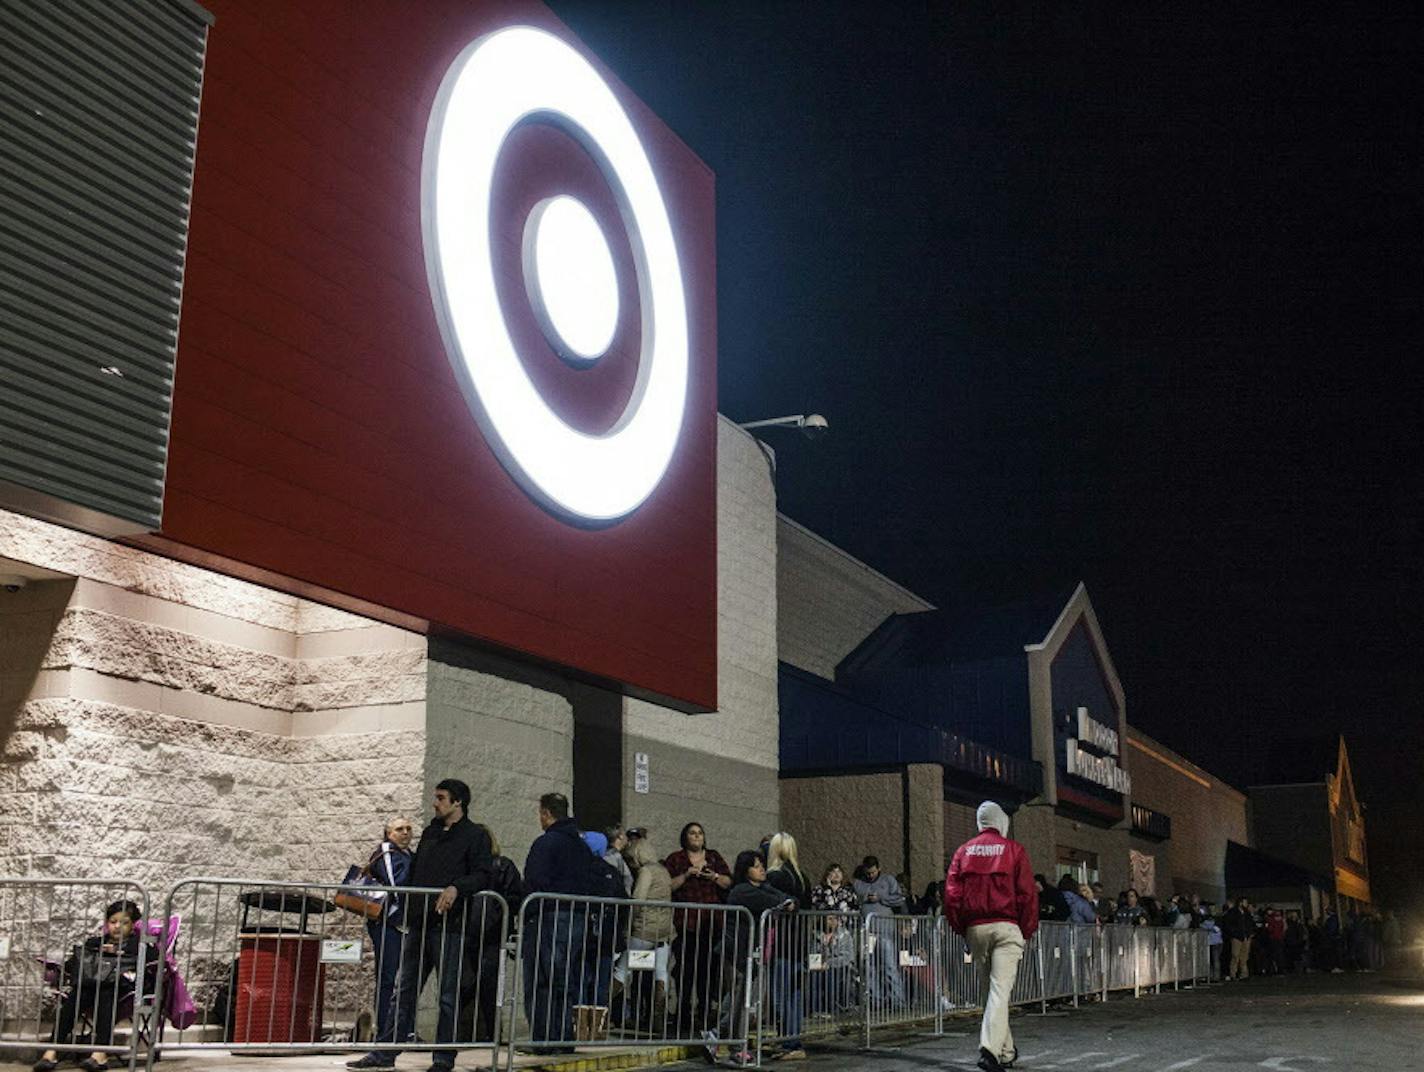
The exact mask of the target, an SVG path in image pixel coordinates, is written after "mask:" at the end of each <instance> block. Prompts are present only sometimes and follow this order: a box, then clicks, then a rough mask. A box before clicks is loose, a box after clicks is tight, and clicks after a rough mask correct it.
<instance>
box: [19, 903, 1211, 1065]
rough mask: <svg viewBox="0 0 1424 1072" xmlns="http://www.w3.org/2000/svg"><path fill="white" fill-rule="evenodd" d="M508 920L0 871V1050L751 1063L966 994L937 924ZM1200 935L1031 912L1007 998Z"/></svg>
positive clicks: (1085, 983)
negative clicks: (640, 1052)
mask: <svg viewBox="0 0 1424 1072" xmlns="http://www.w3.org/2000/svg"><path fill="white" fill-rule="evenodd" d="M125 902H130V903H131V904H132V907H133V914H136V915H137V916H138V917H139V919H138V921H137V926H136V928H135V936H134V937H132V938H129V937H128V936H127V931H126V930H125V926H126V919H127V915H128V914H129V913H128V912H127V910H125V912H124V913H121V915H122V916H123V918H121V919H117V920H115V919H110V918H108V916H109V912H108V910H109V908H111V907H113V906H114V905H115V904H116V903H117V904H120V905H123V904H124V903H125ZM150 908H153V909H154V911H153V918H150ZM518 915H519V919H517V920H516V919H514V918H512V917H511V913H510V910H509V907H508V906H507V905H506V904H505V902H504V900H503V899H501V898H500V897H498V896H496V895H494V894H491V893H480V894H474V895H466V896H461V897H457V898H455V899H454V900H453V903H451V904H448V905H447V904H445V903H444V896H443V895H442V891H440V890H436V889H413V888H409V887H404V888H398V887H381V886H342V885H338V884H334V883H299V882H263V881H249V880H242V879H218V878H192V879H184V880H183V881H181V882H179V883H178V884H177V885H175V886H174V887H173V888H172V890H170V891H169V892H168V894H167V896H166V897H165V898H164V900H163V901H162V902H161V905H160V904H158V903H155V904H153V905H150V901H149V898H148V896H147V894H146V892H145V891H144V889H143V887H142V886H140V885H139V884H137V883H134V882H129V881H125V880H123V879H108V880H105V879H92V880H89V879H86V880H65V879H52V880H45V879H17V878H0V1054H4V1053H6V1052H7V1051H8V1052H9V1053H10V1054H11V1055H12V1059H15V1060H23V1057H22V1056H19V1055H18V1054H17V1053H16V1051H28V1052H31V1053H39V1052H42V1051H44V1050H48V1049H55V1050H56V1051H58V1052H60V1053H66V1054H72V1055H77V1054H79V1053H88V1052H96V1051H97V1052H101V1053H104V1054H107V1055H111V1056H115V1057H118V1058H120V1059H121V1060H120V1062H119V1063H122V1064H126V1065H127V1066H128V1067H129V1068H130V1069H131V1070H132V1069H134V1068H135V1067H136V1065H137V1063H138V1061H139V1060H140V1059H142V1058H143V1056H144V1054H143V1048H144V1047H145V1046H146V1048H147V1061H148V1065H149V1068H150V1069H151V1068H152V1063H153V1061H155V1060H156V1059H157V1058H158V1057H159V1056H161V1055H162V1054H163V1053H164V1052H166V1051H183V1050H204V1049H211V1050H225V1051H232V1052H248V1053H251V1052H255V1051H288V1052H296V1051H308V1052H310V1051H313V1050H318V1049H320V1050H327V1051H330V1050H335V1051H345V1052H349V1053H358V1052H366V1053H371V1054H373V1055H375V1056H374V1057H373V1061H374V1062H375V1063H393V1062H394V1059H395V1057H396V1056H397V1054H398V1053H400V1052H404V1051H409V1050H432V1049H434V1050H436V1051H440V1050H445V1051H461V1050H486V1051H488V1052H489V1054H490V1057H489V1058H488V1060H489V1061H490V1062H491V1064H492V1065H498V1064H500V1063H501V1062H504V1063H506V1065H507V1067H508V1068H510V1069H512V1068H513V1066H514V1059H515V1051H516V1050H522V1051H533V1052H536V1053H548V1052H558V1051H568V1050H573V1049H575V1048H579V1049H583V1048H607V1047H657V1048H661V1047H674V1046H683V1047H689V1046H698V1045H715V1046H729V1047H731V1055H732V1056H733V1057H734V1059H736V1060H737V1061H739V1063H750V1064H757V1065H759V1064H760V1063H761V1061H762V1060H763V1059H764V1058H766V1057H768V1056H772V1055H773V1051H774V1050H776V1049H782V1050H785V1049H791V1048H795V1047H797V1046H799V1045H800V1044H801V1042H802V1040H803V1039H813V1040H817V1041H820V1042H823V1043H824V1042H829V1041H833V1040H836V1039H845V1040H846V1041H847V1042H850V1043H852V1044H854V1045H857V1046H869V1045H870V1044H871V1042H872V1039H873V1036H874V1034H875V1032H877V1031H881V1030H885V1029H891V1028H902V1027H904V1026H906V1025H912V1024H922V1025H925V1026H926V1028H928V1029H931V1030H933V1031H935V1032H940V1031H942V1030H943V1025H944V1017H945V1014H946V1013H947V1012H951V1011H954V1010H969V1009H973V1008H976V1007H978V1006H979V1003H980V1002H981V1001H982V990H981V987H982V985H983V980H982V978H981V973H980V970H979V967H978V965H976V964H975V963H974V962H973V960H972V958H971V957H970V955H969V953H968V949H967V946H966V942H965V940H964V939H963V938H961V937H960V936H959V935H956V934H955V933H953V932H952V931H951V930H950V929H949V927H948V925H947V924H946V921H945V920H944V919H943V918H942V917H937V916H862V915H860V914H859V913H853V912H852V913H841V912H810V911H805V912H797V911H790V912H787V911H775V912H766V913H763V914H762V916H761V918H760V919H756V918H754V917H753V916H752V914H751V913H750V912H749V911H748V910H747V909H745V908H738V907H729V906H725V905H697V904H688V903H675V902H670V901H668V902H660V901H659V902H648V901H628V900H622V899H608V898H592V897H565V896H557V895H552V894H534V895H531V896H529V897H527V898H525V899H524V902H523V905H522V906H521V908H520V910H519V913H518ZM516 923H518V924H520V925H519V927H518V931H517V934H516V932H515V929H514V924H516ZM120 932H123V933H120ZM511 938H513V940H512V941H511ZM1208 938H1209V935H1208V933H1207V932H1206V931H1203V930H1191V929H1189V930H1171V929H1167V928H1152V927H1145V926H1144V927H1129V926H1121V925H1115V924H1110V925H1107V926H1102V927H1097V926H1092V925H1070V924H1066V923H1044V924H1043V925H1042V926H1040V927H1039V928H1038V930H1037V932H1036V933H1035V934H1034V935H1033V937H1032V938H1031V939H1030V941H1029V942H1027V943H1026V945H1025V949H1024V954H1023V958H1022V960H1021V961H1020V964H1019V971H1018V975H1017V977H1016V980H1015V983H1014V987H1013V990H1012V995H1011V999H1010V1000H1011V1001H1012V1003H1014V1004H1018V1005H1038V1006H1039V1007H1040V1008H1041V1009H1046V1008H1047V1006H1048V1003H1049V1002H1059V1001H1072V1002H1073V1003H1074V1004H1077V1003H1078V1002H1079V1001H1081V1000H1083V999H1084V998H1089V997H1092V998H1097V999H1102V1000H1106V999H1107V998H1108V996H1109V994H1111V993H1113V992H1115V991H1129V990H1130V991H1132V992H1133V993H1134V995H1138V994H1141V993H1142V991H1143V990H1158V991H1160V990H1161V989H1162V988H1163V987H1164V986H1171V987H1173V988H1185V987H1190V986H1196V985H1201V984H1203V983H1207V982H1210V981H1212V980H1211V975H1212V970H1211V962H1212V958H1211V955H1210V953H1211V950H1210V947H1209V945H1208ZM116 939H117V940H116ZM432 976H433V977H434V985H432V986H430V987H428V988H426V987H425V984H426V982H427V980H428V979H430V978H431V977H432ZM422 988H425V994H426V997H425V1002H424V1004H421V1003H420V1001H419V998H420V994H421V991H422ZM165 1026H166V1030H165ZM386 1059H388V1061H387V1060H386Z"/></svg>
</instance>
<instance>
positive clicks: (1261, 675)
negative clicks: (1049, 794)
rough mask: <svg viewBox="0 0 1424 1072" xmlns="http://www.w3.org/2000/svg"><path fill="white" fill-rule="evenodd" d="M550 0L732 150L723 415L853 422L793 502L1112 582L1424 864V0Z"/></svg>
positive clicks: (872, 553) (1035, 579) (1194, 676)
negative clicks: (1336, 760) (991, 1)
mask: <svg viewBox="0 0 1424 1072" xmlns="http://www.w3.org/2000/svg"><path fill="white" fill-rule="evenodd" d="M551 6H552V7H553V8H554V10H555V11H556V12H557V13H558V14H559V15H561V16H562V17H563V18H564V19H565V21H567V22H568V23H569V24H570V26H571V27H572V28H573V29H574V30H575V31H576V32H577V33H578V34H579V35H580V36H581V37H582V38H583V40H584V41H585V42H586V43H587V44H588V45H589V47H590V48H592V49H593V50H594V52H595V53H597V54H598V55H599V56H600V57H601V58H602V59H603V60H604V61H605V62H606V63H607V64H608V65H609V66H610V67H611V68H612V69H613V70H614V71H615V72H616V73H618V75H619V76H620V77H621V78H622V79H623V80H624V81H625V82H626V83H627V84H628V85H629V86H630V87H631V88H632V89H633V91H634V92H636V93H637V94H638V95H640V96H641V97H642V98H643V99H644V100H645V101H646V102H647V103H648V104H649V105H650V106H651V107H652V108H653V109H654V110H655V111H657V112H658V113H659V114H660V115H661V116H662V117H663V118H664V119H665V120H666V121H667V122H668V124H669V125H670V126H672V128H673V129H674V130H676V131H677V132H678V133H679V134H680V135H681V136H682V137H683V138H684V140H686V141H687V143H688V144H689V145H690V146H691V147H692V148H693V149H694V150H695V151H696V152H697V153H698V154H699V155H701V156H702V158H703V159H704V160H706V161H707V163H708V164H709V165H710V166H711V167H712V168H713V169H714V170H715V171H716V173H717V187H718V213H719V223H718V232H719V234H718V240H719V250H718V256H719V268H718V276H719V302H720V310H719V331H720V336H721V345H720V354H719V362H720V374H719V381H720V395H721V397H720V408H721V410H722V411H723V412H724V413H726V414H728V415H729V416H731V417H733V418H735V419H737V420H751V419H753V418H757V417H766V416H775V415H780V414H784V413H798V412H809V411H818V412H821V413H824V414H825V415H826V416H827V417H828V418H829V419H830V421H831V424H832V433H831V435H830V436H829V437H828V438H826V439H824V440H822V441H820V442H818V443H807V442H804V441H802V440H800V439H799V437H794V436H793V435H792V434H787V433H781V436H783V437H784V438H775V439H771V440H769V441H770V442H772V443H773V445H775V446H776V447H777V448H778V453H779V455H780V472H779V479H778V490H779V494H780V500H781V506H782V509H783V510H785V512H786V513H788V514H789V515H791V516H792V517H794V518H796V519H797V520H799V521H801V522H803V523H805V524H807V525H809V526H810V527H811V528H812V529H814V530H816V531H817V532H819V533H821V534H823V535H824V536H826V537H827V538H829V539H830V540H832V541H834V542H835V543H837V544H839V545H840V546H842V547H845V548H846V549H847V550H849V551H850V552H852V553H853V554H855V555H857V556H859V557H861V558H863V559H864V560H866V561H867V562H869V563H871V564H872V565H874V566H875V567H877V568H879V569H880V570H882V571H883V572H885V573H887V574H889V575H890V576H891V577H893V578H895V579H897V580H899V581H901V582H902V583H904V584H906V585H907V586H909V587H910V588H912V589H914V590H916V591H918V592H920V593H922V594H923V595H925V596H926V597H928V598H930V599H932V600H934V601H935V602H937V603H939V604H941V605H946V606H948V605H954V604H971V605H973V604H979V603H992V602H1000V601H1007V600H1010V599H1013V598H1016V597H1019V596H1023V595H1026V594H1031V593H1033V592H1035V591H1039V590H1042V589H1045V588H1053V587H1058V586H1060V585H1064V584H1071V583H1072V582H1073V581H1075V580H1078V579H1082V580H1084V581H1086V582H1087V585H1088V590H1089V593H1090V595H1091V596H1092V599H1093V602H1094V605H1095V606H1096V608H1097V610H1098V613H1099V616H1100V618H1101V620H1102V623H1103V627H1104V630H1105V632H1106V635H1107V640H1108V644H1109V647H1110V649H1111V651H1112V653H1113V657H1114V660H1115V662H1116V665H1117V668H1118V671H1119V673H1120V675H1121V676H1122V678H1123V682H1124V686H1125V688H1126V689H1127V695H1128V718H1129V720H1130V721H1131V722H1132V723H1134V724H1136V725H1139V726H1141V727H1143V728H1144V729H1146V730H1147V732H1149V733H1151V734H1153V735H1155V736H1157V737H1158V738H1160V739H1161V740H1163V741H1164V742H1165V743H1167V744H1169V745H1171V746H1172V747H1174V748H1177V749H1178V750H1180V751H1181V752H1183V753H1184V754H1186V755H1188V756H1190V757H1191V758H1193V759H1195V760H1197V761H1198V762H1200V763H1202V764H1203V765H1205V766H1207V767H1208V768H1210V769H1212V770H1214V771H1216V772H1217V773H1219V774H1220V775H1221V776H1223V777H1225V778H1227V779H1228V780H1231V781H1233V782H1235V783H1236V784H1238V785H1245V784H1247V783H1249V782H1251V781H1254V780H1258V779H1259V778H1261V777H1262V774H1263V771H1264V770H1265V769H1266V767H1267V766H1268V764H1269V761H1270V756H1271V752H1272V747H1273V744H1274V743H1275V742H1277V741H1279V740H1281V739H1283V738H1291V737H1295V736H1300V735H1306V734H1313V733H1325V734H1329V733H1334V732H1336V731H1339V730H1344V731H1345V732H1346V735H1347V741H1348V742H1349V745H1350V748H1351V749H1352V753H1353V756H1354V759H1355V765H1356V768H1357V770H1356V776H1357V780H1358V783H1359V788H1360V791H1361V795H1362V796H1363V797H1364V799H1365V801H1366V803H1367V804H1368V805H1369V808H1370V810H1369V827H1370V835H1371V851H1372V854H1373V858H1374V863H1375V882H1376V885H1377V886H1380V885H1381V884H1382V883H1383V882H1386V881H1389V882H1394V881H1398V882H1401V883H1403V882H1405V881H1409V879H1408V878H1407V877H1406V876H1408V875H1409V874H1410V873H1411V872H1406V871H1405V870H1404V866H1405V865H1406V864H1407V865H1409V867H1410V868H1411V869H1412V866H1413V864H1414V863H1415V862H1416V861H1417V860H1418V859H1419V858H1420V856H1421V855H1424V821H1421V818H1420V807H1421V806H1422V805H1424V788H1421V787H1424V567H1421V560H1424V478H1421V463H1424V448H1421V444H1420V429H1421V427H1424V374H1422V373H1421V354H1424V332H1421V323H1424V317H1421V299H1422V298H1424V260H1422V259H1421V252H1420V251H1421V240H1424V207H1422V206H1424V201H1421V193H1420V191H1421V178H1424V176H1421V168H1420V162H1421V161H1420V136H1421V124H1420V115H1421V112H1420V90H1419V84H1420V81H1421V75H1420V70H1421V69H1424V63H1421V60H1424V54H1422V51H1424V50H1421V48H1420V44H1421V29H1420V16H1419V14H1418V9H1417V7H1416V8H1413V9H1412V10H1411V8H1410V7H1407V6H1405V5H1399V6H1397V7H1391V6H1390V5H1387V4H1374V5H1358V6H1357V5H1318V6H1313V5H1301V4H1298V3H1291V4H1285V5H1276V6H1271V5H1259V4H1239V3H1234V4H1231V5H1224V6H1221V7H1214V6H1210V5H1207V6H1203V5H1200V4H1190V5H1185V4H1183V5H1171V6H1167V5H1158V6H1150V5H1122V6H1121V7H1111V8H1110V7H1098V6H1093V5H1076V4H1074V5H1031V6H1025V7H1022V8H1019V7H1012V6H1008V5H979V4H941V3H934V4H874V5H871V4H827V3H823V4H785V3H783V4H775V3H771V4H768V3H765V2H756V3H751V2H746V3H736V2H727V0H719V2H716V3H696V4H694V3H666V2H665V3H630V2H624V3H619V4H609V3H607V2H606V0H605V2H588V0H554V2H553V3H552V5H551ZM773 435H776V433H773ZM1411 885H1412V882H1411ZM1380 892H1381V893H1384V892H1385V891H1384V890H1383V889H1381V890H1380ZM1412 892H1417V891H1412Z"/></svg>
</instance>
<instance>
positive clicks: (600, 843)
mask: <svg viewBox="0 0 1424 1072" xmlns="http://www.w3.org/2000/svg"><path fill="white" fill-rule="evenodd" d="M583 843H584V844H585V845H587V846H588V848H589V851H590V852H592V853H593V854H594V855H595V856H602V855H603V854H604V853H605V852H607V851H608V838H606V837H604V835H602V834H600V833H599V832H598V831H597V830H585V831H584V835H583Z"/></svg>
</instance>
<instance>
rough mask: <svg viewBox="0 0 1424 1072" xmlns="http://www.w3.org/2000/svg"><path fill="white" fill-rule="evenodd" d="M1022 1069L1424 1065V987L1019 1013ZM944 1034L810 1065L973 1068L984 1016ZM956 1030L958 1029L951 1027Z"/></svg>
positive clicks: (1246, 985) (818, 1053) (1273, 989)
mask: <svg viewBox="0 0 1424 1072" xmlns="http://www.w3.org/2000/svg"><path fill="white" fill-rule="evenodd" d="M1012 1029H1013V1032H1014V1039H1015V1041H1016V1042H1017V1044H1018V1047H1019V1063H1018V1064H1017V1065H1016V1066H1015V1072H1018V1070H1023V1072H1048V1070H1050V1069H1064V1070H1065V1072H1093V1070H1097V1069H1104V1070H1105V1069H1111V1070H1113V1072H1187V1070H1189V1069H1190V1070H1195V1072H1217V1070H1226V1072H1236V1070H1244V1069H1273V1070H1275V1072H1337V1070H1338V1072H1346V1070H1351V1072H1353V1070H1356V1069H1359V1070H1364V1072H1392V1070H1396V1069H1398V1070H1401V1072H1424V988H1420V987H1419V986H1417V985H1415V986H1408V987H1402V986H1399V985H1392V984H1391V983H1390V982H1388V981H1386V980H1384V979H1383V978H1382V977H1381V976H1378V975H1304V976H1276V977H1271V978H1264V979H1251V980H1248V981H1246V982H1240V983H1231V984H1229V985H1225V986H1216V987H1212V988H1210V989H1207V990H1198V991H1181V992H1172V991H1164V992H1163V993H1161V994H1157V995H1144V996H1143V997H1141V998H1139V999H1136V1000H1134V999H1133V998H1131V997H1122V998H1116V997H1115V998H1113V999H1111V1000H1109V1001H1108V1002H1107V1003H1106V1004H1103V1003H1093V1004H1090V1005H1084V1006H1083V1007H1081V1008H1079V1009H1076V1010H1075V1009H1071V1008H1069V1009H1066V1010H1058V1009H1054V1008H1053V1007H1051V1006H1050V1008H1049V1013H1048V1015H1047V1016H1042V1015H1039V1014H1038V1012H1037V1009H1036V1007H1035V1009H1034V1010H1031V1011H1026V1012H1024V1013H1022V1014H1019V1015H1015V1016H1014V1017H1013V1020H1012ZM945 1030H946V1036H945V1037H944V1038H938V1039H931V1038H924V1039H913V1040H909V1041H906V1042H904V1043H895V1044H887V1045H881V1046H878V1047H877V1048H876V1049H874V1050H871V1051H869V1052H853V1051H849V1050H836V1051H832V1050H830V1049H821V1050H818V1049H817V1048H815V1047H814V1046H813V1047H812V1048H811V1060H809V1061H807V1062H805V1066H806V1067H809V1066H812V1065H819V1066H822V1067H823V1068H826V1069H830V1068H832V1067H834V1068H835V1069H836V1070H837V1072H925V1070H926V1069H935V1068H942V1069H947V1070H959V1069H963V1070H966V1072H973V1070H974V1069H975V1061H976V1060H977V1059H978V1055H979V1032H978V1023H977V1021H968V1020H962V1019H954V1020H951V1021H949V1022H948V1023H947V1024H946V1025H945ZM950 1032H953V1034H949V1033H950Z"/></svg>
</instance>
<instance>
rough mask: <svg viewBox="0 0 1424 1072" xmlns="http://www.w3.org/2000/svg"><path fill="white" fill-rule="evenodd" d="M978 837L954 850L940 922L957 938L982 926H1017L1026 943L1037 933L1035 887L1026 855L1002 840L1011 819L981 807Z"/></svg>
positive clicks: (993, 807)
mask: <svg viewBox="0 0 1424 1072" xmlns="http://www.w3.org/2000/svg"><path fill="white" fill-rule="evenodd" d="M977 819H978V823H979V835H978V836H977V837H974V838H970V839H969V840H968V841H966V842H965V843H964V844H963V845H961V846H959V848H958V849H957V850H956V851H955V854H954V859H952V860H951V861H950V863H949V873H948V874H947V875H946V876H945V880H944V917H945V919H946V920H948V922H949V925H950V927H951V928H952V929H953V930H954V932H955V933H956V934H961V935H962V934H964V933H965V932H966V931H967V930H968V929H969V928H970V927H973V926H976V925H977V924H980V923H1016V924H1018V928H1019V930H1020V931H1022V932H1023V936H1024V941H1028V940H1029V939H1030V938H1032V937H1033V934H1034V932H1035V931H1036V930H1038V888H1037V886H1036V885H1035V884H1034V881H1033V872H1032V871H1031V870H1029V862H1028V853H1027V852H1026V851H1025V850H1024V847H1023V846H1022V845H1020V844H1019V843H1018V842H1017V841H1012V840H1010V839H1009V838H1008V837H1007V836H1006V835H1007V833H1008V829H1009V817H1008V816H1007V815H1005V814H1004V809H1003V808H1001V807H999V806H998V805H997V804H995V803H993V801H985V802H984V803H983V804H981V805H979V813H978V815H977Z"/></svg>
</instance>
